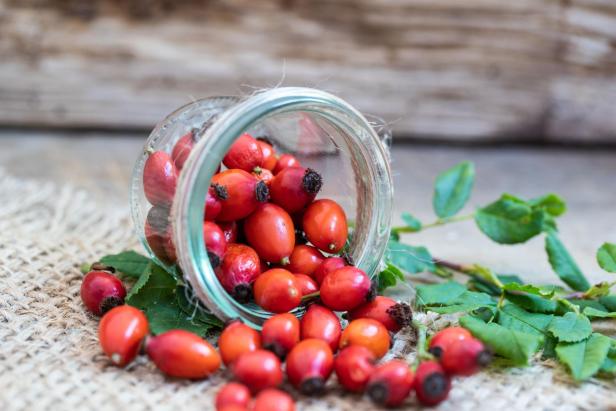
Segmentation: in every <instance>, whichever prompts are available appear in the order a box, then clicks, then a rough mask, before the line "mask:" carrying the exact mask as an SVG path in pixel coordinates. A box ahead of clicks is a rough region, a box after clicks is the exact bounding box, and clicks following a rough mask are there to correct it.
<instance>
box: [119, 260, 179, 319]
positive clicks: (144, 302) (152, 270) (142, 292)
mask: <svg viewBox="0 0 616 411" xmlns="http://www.w3.org/2000/svg"><path fill="white" fill-rule="evenodd" d="M175 287H176V280H175V279H174V278H173V276H172V275H171V274H169V273H168V272H167V271H165V269H164V268H162V267H160V266H158V265H156V264H154V263H151V264H150V267H149V268H148V269H146V271H144V273H143V274H142V276H141V277H139V280H137V282H136V283H135V285H134V286H133V288H132V289H131V291H130V293H129V294H128V295H127V297H126V303H127V304H129V305H132V306H133V307H137V308H139V309H142V310H145V309H146V308H147V307H149V306H150V305H153V304H155V303H157V302H158V301H161V300H163V299H164V298H166V297H168V296H169V295H174V294H175Z"/></svg>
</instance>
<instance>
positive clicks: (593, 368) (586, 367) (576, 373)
mask: <svg viewBox="0 0 616 411" xmlns="http://www.w3.org/2000/svg"><path fill="white" fill-rule="evenodd" d="M609 349H610V339H609V338H608V337H606V336H604V335H601V334H597V333H594V334H592V335H591V336H590V337H589V338H588V339H585V340H583V341H579V342H576V343H566V342H560V343H558V345H557V346H556V355H557V356H558V359H559V360H560V361H561V362H562V363H564V364H565V365H566V366H567V368H569V371H570V372H571V375H572V376H573V378H574V379H576V380H577V381H583V380H587V379H589V378H590V377H592V376H593V375H595V374H596V373H597V371H599V369H600V368H601V366H602V365H603V364H604V362H605V359H606V358H607V354H608V351H609Z"/></svg>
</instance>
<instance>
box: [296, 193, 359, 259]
mask: <svg viewBox="0 0 616 411" xmlns="http://www.w3.org/2000/svg"><path fill="white" fill-rule="evenodd" d="M302 228H303V230H304V233H306V238H307V239H308V241H310V242H311V243H312V244H314V246H315V247H317V248H318V249H319V250H323V251H325V252H327V253H338V252H340V250H342V247H344V244H345V243H346V240H347V236H348V227H347V219H346V214H345V213H344V210H343V209H342V207H340V205H338V203H336V202H335V201H333V200H317V201H315V202H314V203H311V204H310V205H309V206H308V207H307V208H306V211H305V212H304V216H303V219H302Z"/></svg>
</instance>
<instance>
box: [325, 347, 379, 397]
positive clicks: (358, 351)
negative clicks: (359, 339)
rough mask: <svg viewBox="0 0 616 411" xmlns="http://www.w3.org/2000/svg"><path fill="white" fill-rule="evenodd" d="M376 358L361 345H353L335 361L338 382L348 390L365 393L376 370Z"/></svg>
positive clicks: (344, 350)
mask: <svg viewBox="0 0 616 411" xmlns="http://www.w3.org/2000/svg"><path fill="white" fill-rule="evenodd" d="M375 363H376V356H375V355H374V354H373V353H372V351H370V350H369V349H367V348H366V347H362V346H360V345H351V346H350V347H346V348H344V349H342V350H341V351H340V353H339V354H338V355H337V356H336V358H335V359H334V371H335V372H336V376H337V377H338V382H339V383H340V385H342V386H343V387H344V388H345V389H346V390H348V391H352V392H363V391H364V389H365V388H366V385H367V384H368V380H369V379H370V377H371V376H372V374H373V373H374V370H375V369H376V366H375Z"/></svg>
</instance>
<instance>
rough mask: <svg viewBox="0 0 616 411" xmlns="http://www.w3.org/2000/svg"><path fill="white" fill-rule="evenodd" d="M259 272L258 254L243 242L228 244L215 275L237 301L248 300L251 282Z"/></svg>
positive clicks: (250, 293) (250, 292)
mask: <svg viewBox="0 0 616 411" xmlns="http://www.w3.org/2000/svg"><path fill="white" fill-rule="evenodd" d="M260 274H261V262H260V261H259V256H258V255H257V253H256V252H255V250H253V249H252V248H250V247H248V246H247V245H243V244H229V245H228V246H227V251H226V253H225V256H224V258H223V260H222V264H221V265H220V267H218V268H217V269H216V276H217V277H218V280H219V281H220V283H221V284H222V286H223V287H224V289H225V290H227V292H228V293H229V294H231V296H232V297H233V298H235V299H236V300H237V301H239V302H248V300H250V296H251V295H252V287H251V284H252V283H253V282H254V281H255V280H256V279H257V277H258V276H259V275H260Z"/></svg>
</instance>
